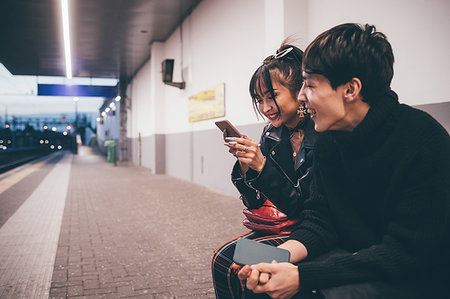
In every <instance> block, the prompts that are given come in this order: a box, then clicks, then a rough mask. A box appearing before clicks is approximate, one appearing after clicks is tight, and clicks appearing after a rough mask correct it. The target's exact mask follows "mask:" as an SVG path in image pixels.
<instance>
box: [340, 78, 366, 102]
mask: <svg viewBox="0 0 450 299" xmlns="http://www.w3.org/2000/svg"><path fill="white" fill-rule="evenodd" d="M361 88H362V83H361V80H359V78H356V77H354V78H351V79H350V81H348V82H347V84H346V89H345V92H344V98H345V100H346V101H353V100H355V99H357V98H362V96H361Z"/></svg>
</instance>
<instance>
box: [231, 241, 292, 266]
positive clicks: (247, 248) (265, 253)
mask: <svg viewBox="0 0 450 299" xmlns="http://www.w3.org/2000/svg"><path fill="white" fill-rule="evenodd" d="M290 256H291V254H290V252H289V251H288V250H286V249H282V248H278V247H275V246H271V245H267V244H263V243H258V242H256V241H253V240H249V239H239V240H238V241H237V243H236V248H235V250H234V255H233V261H234V262H235V263H236V264H238V265H241V266H244V265H255V264H259V263H271V262H272V261H273V260H275V261H277V262H278V263H283V262H289V258H290Z"/></svg>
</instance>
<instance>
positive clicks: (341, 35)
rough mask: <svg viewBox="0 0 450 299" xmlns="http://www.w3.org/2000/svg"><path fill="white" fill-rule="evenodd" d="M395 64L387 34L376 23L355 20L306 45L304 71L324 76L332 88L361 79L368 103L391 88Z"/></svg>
mask: <svg viewBox="0 0 450 299" xmlns="http://www.w3.org/2000/svg"><path fill="white" fill-rule="evenodd" d="M393 64H394V54H393V53H392V48H391V45H390V44H389V42H388V41H387V39H386V36H385V35H384V34H383V33H381V32H377V31H376V28H375V26H371V25H368V24H366V25H365V26H362V25H360V24H355V23H347V24H342V25H338V26H335V27H333V28H331V29H329V30H327V31H325V32H323V33H322V34H320V35H319V36H318V37H316V39H315V40H314V41H313V42H312V43H311V44H309V46H308V47H307V48H306V50H305V55H304V58H303V70H304V71H305V72H306V73H311V74H320V75H323V76H325V77H326V78H327V79H328V80H329V81H330V84H331V86H332V87H333V89H336V88H337V87H338V86H340V85H342V84H345V83H347V82H349V81H350V80H351V78H354V77H356V78H359V79H360V80H361V82H362V89H361V95H362V97H363V100H364V101H366V102H367V103H369V104H371V102H372V101H373V99H375V98H376V97H377V96H378V95H380V94H383V93H386V92H387V91H389V90H390V85H391V81H392V77H393V75H394V68H393Z"/></svg>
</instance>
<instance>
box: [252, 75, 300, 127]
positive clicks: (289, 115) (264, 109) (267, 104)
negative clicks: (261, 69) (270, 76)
mask: <svg viewBox="0 0 450 299" xmlns="http://www.w3.org/2000/svg"><path fill="white" fill-rule="evenodd" d="M272 87H273V93H274V95H275V100H276V101H277V104H278V107H277V105H276V104H275V101H274V99H273V98H272V95H271V94H270V92H269V90H268V89H266V88H265V87H263V86H262V88H261V89H262V90H261V92H262V94H260V95H259V98H258V99H257V101H256V102H257V104H258V109H259V111H260V112H261V113H262V114H263V115H264V116H265V117H266V118H267V119H268V120H269V121H270V122H271V123H272V125H273V126H274V127H277V128H278V127H280V126H281V125H285V126H286V127H289V128H293V127H295V126H296V125H297V124H298V121H299V118H298V116H297V108H298V103H299V102H298V101H297V99H296V98H295V97H293V96H292V95H291V92H290V91H289V89H288V88H287V87H285V86H283V85H281V84H280V83H278V82H276V81H274V80H273V81H272ZM278 108H280V109H278Z"/></svg>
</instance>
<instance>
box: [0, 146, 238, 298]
mask: <svg viewBox="0 0 450 299" xmlns="http://www.w3.org/2000/svg"><path fill="white" fill-rule="evenodd" d="M52 159H53V161H54V160H55V157H53V158H52ZM57 160H59V161H58V163H56V164H55V165H54V166H53V165H49V164H45V163H41V164H37V163H36V164H37V165H38V166H34V165H28V166H27V167H24V168H22V169H21V170H20V171H24V172H29V173H28V174H26V175H24V174H23V173H22V174H20V171H19V170H16V173H12V174H9V175H6V176H5V175H2V176H0V192H2V193H0V210H2V209H3V208H2V207H10V206H14V205H11V204H9V205H6V204H5V205H3V201H5V202H6V201H9V202H11V201H12V200H17V201H19V200H21V197H24V196H25V197H26V198H24V199H23V204H21V205H20V207H19V208H17V210H13V211H12V212H11V211H9V214H11V216H10V217H9V218H8V219H7V221H5V222H4V224H3V226H2V227H1V228H0V298H47V297H50V298H214V290H213V287H212V283H211V270H210V259H211V255H212V252H213V250H214V249H215V248H217V247H218V246H220V245H221V244H222V243H223V242H225V241H227V240H228V239H230V238H232V237H234V236H236V235H238V234H242V233H244V232H245V231H246V229H245V228H244V227H243V226H242V225H241V220H242V218H243V215H242V213H241V211H242V204H241V202H240V201H239V200H238V199H237V198H233V197H230V196H226V195H223V194H218V193H216V192H213V191H211V190H208V189H206V188H204V187H201V186H198V185H194V184H191V183H189V182H186V181H183V180H179V179H175V178H172V177H169V176H165V175H152V174H151V173H150V171H149V170H148V169H146V168H139V167H136V166H132V165H129V164H128V165H127V164H121V163H119V165H118V166H114V165H113V164H110V163H106V161H105V158H104V157H103V156H100V155H98V154H96V153H95V151H93V150H92V149H91V148H89V147H81V148H80V151H79V154H78V155H74V156H73V155H71V154H70V153H65V154H62V157H61V158H60V159H57ZM30 167H41V168H42V169H41V168H39V169H41V170H40V171H41V172H40V174H41V176H43V175H45V178H43V179H42V178H41V179H40V180H38V179H35V180H31V179H29V180H28V181H27V180H26V178H27V177H31V176H32V174H30V173H32V172H30ZM224 171H229V170H228V169H227V170H224ZM14 176H15V177H14ZM8 180H9V181H8ZM15 180H16V181H17V182H15ZM5 181H6V183H5ZM14 182H15V183H14ZM2 183H3V189H2ZM25 183H26V184H27V185H23V186H22V187H23V188H21V186H20V185H21V184H25ZM8 184H9V187H8ZM30 185H33V188H34V187H36V188H35V189H34V191H33V192H32V193H31V195H30V194H29V193H30V191H27V190H28V189H29V188H30ZM27 187H28V189H27ZM14 188H15V189H14ZM8 190H9V191H8ZM12 190H13V191H14V192H15V193H14V196H12V195H11V191H12ZM21 190H23V191H21ZM8 192H9V193H8ZM21 192H22V193H23V194H25V195H21ZM8 194H9V196H7V195H8ZM2 195H3V198H2ZM10 209H12V208H10ZM2 213H3V211H2ZM6 214H7V215H8V211H7V213H6ZM0 224H1V223H0ZM14 246H15V247H14Z"/></svg>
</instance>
